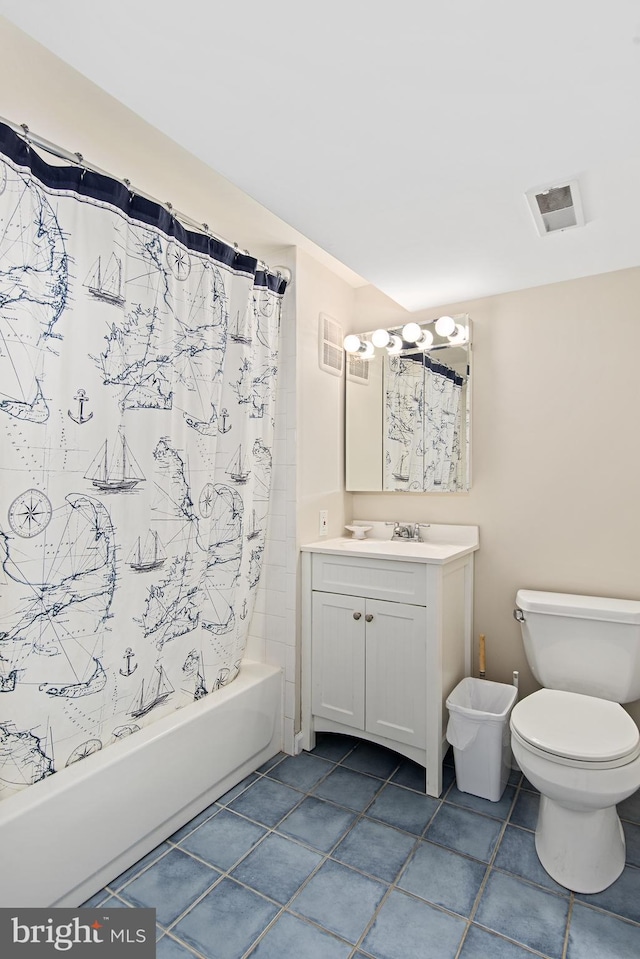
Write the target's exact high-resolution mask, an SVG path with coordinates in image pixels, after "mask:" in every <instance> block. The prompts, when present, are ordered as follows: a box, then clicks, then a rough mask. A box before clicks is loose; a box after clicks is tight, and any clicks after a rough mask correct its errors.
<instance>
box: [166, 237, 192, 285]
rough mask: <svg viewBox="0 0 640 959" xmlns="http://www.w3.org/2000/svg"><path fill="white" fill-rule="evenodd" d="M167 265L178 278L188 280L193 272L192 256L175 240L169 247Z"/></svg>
mask: <svg viewBox="0 0 640 959" xmlns="http://www.w3.org/2000/svg"><path fill="white" fill-rule="evenodd" d="M167 266H168V267H169V269H170V270H171V272H172V273H173V275H174V276H175V278H176V279H177V280H186V278H187V277H188V276H189V274H190V273H191V257H190V256H189V254H188V253H187V251H186V250H184V249H183V248H182V247H181V246H178V244H177V243H175V242H174V241H173V240H171V242H170V243H169V245H168V247H167Z"/></svg>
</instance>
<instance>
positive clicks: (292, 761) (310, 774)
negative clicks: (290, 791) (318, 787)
mask: <svg viewBox="0 0 640 959" xmlns="http://www.w3.org/2000/svg"><path fill="white" fill-rule="evenodd" d="M333 768H334V766H333V763H330V762H327V760H326V759H320V758H319V757H318V756H312V755H311V753H300V755H299V756H287V758H286V759H283V760H282V762H281V763H278V765H277V766H276V767H275V768H274V769H272V770H271V771H270V772H269V778H270V779H276V780H278V782H282V783H286V784H287V785H288V786H295V788H296V789H301V790H302V791H303V792H308V791H309V790H310V789H311V787H312V786H315V784H316V783H317V782H319V780H320V779H323V778H324V777H325V776H326V775H327V774H328V773H330V772H331V770H332V769H333Z"/></svg>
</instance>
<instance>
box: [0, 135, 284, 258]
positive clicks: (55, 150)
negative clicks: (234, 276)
mask: <svg viewBox="0 0 640 959" xmlns="http://www.w3.org/2000/svg"><path fill="white" fill-rule="evenodd" d="M0 123H4V124H5V125H6V126H8V127H10V128H11V129H12V130H13V132H14V133H16V134H17V135H18V136H19V137H22V139H23V140H24V141H25V142H26V144H27V146H35V147H37V148H38V149H40V150H44V151H45V152H46V153H50V154H51V155H52V156H55V157H58V158H59V159H60V160H66V161H67V162H68V163H71V164H72V165H73V166H80V167H82V168H83V169H84V170H89V171H90V172H91V173H98V174H99V175H100V176H106V177H109V179H111V180H117V181H118V183H122V184H123V185H124V186H125V187H126V188H127V190H129V191H130V192H131V193H135V194H136V196H139V197H142V199H143V200H149V201H150V202H151V203H157V204H158V206H163V207H164V208H165V209H166V210H168V211H169V213H170V214H171V216H173V217H175V219H176V220H179V221H180V222H181V223H182V224H183V225H184V226H190V227H193V228H194V229H196V230H197V231H198V232H199V233H205V234H206V235H207V236H210V237H213V239H214V240H220V242H221V243H226V245H227V246H230V247H233V248H234V249H235V250H240V247H239V245H238V244H237V243H236V242H235V241H231V240H228V239H227V238H226V237H224V236H221V235H220V234H219V233H214V232H213V231H212V230H211V229H210V227H209V224H208V223H198V221H197V220H194V219H193V217H190V216H187V214H186V213H181V212H180V211H179V210H176V209H174V207H173V204H172V203H163V202H162V200H159V199H158V198H157V197H155V196H151V194H149V193H145V192H144V191H143V190H138V189H137V188H134V187H133V186H132V185H131V181H130V180H127V179H125V178H121V177H117V176H114V175H113V173H108V172H107V171H106V170H101V169H100V167H97V166H94V165H93V164H92V163H88V162H87V161H86V160H85V158H84V156H83V155H82V153H70V152H69V150H65V148H64V147H61V146H58V145H57V144H56V143H51V141H50V140H45V139H44V137H40V136H37V135H36V134H34V133H32V132H31V130H30V129H29V127H28V126H27V124H26V123H20V124H18V123H12V122H11V120H7V119H5V118H4V117H1V116H0ZM241 252H242V253H246V255H247V256H251V253H250V252H249V250H242V251H241ZM258 263H259V264H260V266H262V267H263V268H264V269H265V270H266V271H267V272H268V273H270V272H271V270H270V269H269V266H268V265H267V264H266V263H265V262H264V261H263V260H258ZM276 275H279V274H278V273H276Z"/></svg>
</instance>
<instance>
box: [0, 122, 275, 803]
mask: <svg viewBox="0 0 640 959" xmlns="http://www.w3.org/2000/svg"><path fill="white" fill-rule="evenodd" d="M0 180H1V181H2V183H3V184H4V189H3V190H2V191H0V289H2V290H3V291H5V294H6V295H4V296H3V298H2V301H1V302H0V342H2V350H0V419H1V420H2V422H4V424H5V429H4V430H3V431H0V571H2V572H3V574H4V575H3V576H2V577H0V702H2V706H3V714H2V717H0V719H1V720H2V722H1V723H0V799H1V798H3V797H4V796H7V795H10V794H11V793H13V792H16V791H17V790H18V789H20V788H23V787H24V786H28V785H29V784H30V783H32V782H34V781H36V780H37V779H38V778H42V777H44V776H46V775H50V774H51V773H53V772H55V771H56V770H58V769H62V768H63V767H64V765H65V762H66V761H67V759H68V758H69V757H71V756H73V757H74V762H75V761H77V760H79V761H82V759H83V758H84V757H85V756H86V755H88V753H89V751H90V747H91V745H92V744H95V743H98V742H99V743H103V744H105V747H106V748H108V746H107V744H109V743H113V742H114V741H116V740H117V739H119V738H121V737H122V736H124V735H130V734H135V732H136V730H137V728H138V727H144V726H145V725H148V724H149V723H150V722H153V721H154V720H155V719H156V718H159V717H161V716H162V715H164V714H165V713H166V712H168V711H173V710H174V709H176V708H178V707H180V706H182V705H186V704H187V703H190V702H193V700H194V698H195V699H198V698H201V697H202V696H205V695H211V692H212V691H213V692H214V693H215V690H216V689H217V688H218V687H219V686H220V685H222V684H224V683H227V682H230V681H232V680H233V679H234V677H235V676H236V674H237V672H238V670H239V668H240V666H241V660H242V656H243V651H244V646H245V643H246V638H247V635H248V629H249V625H250V622H251V614H252V611H253V608H254V604H255V594H256V586H257V583H258V579H259V575H260V570H261V568H262V560H263V557H264V548H265V541H264V537H265V532H264V526H265V519H266V516H267V512H268V498H269V493H270V486H271V449H272V446H273V430H274V424H275V397H276V380H277V369H278V338H279V317H280V302H281V298H282V294H283V293H284V289H285V283H284V281H282V280H281V279H280V278H279V277H276V276H274V275H272V274H270V273H268V272H267V271H266V270H265V269H263V268H262V267H261V266H260V265H259V264H258V261H257V260H256V259H255V258H253V257H251V256H249V255H248V254H246V253H241V252H240V251H238V250H236V249H233V248H231V247H229V246H227V245H226V244H224V243H221V242H220V241H218V240H216V239H214V238H213V237H211V236H209V235H205V234H201V233H197V232H190V231H188V230H186V229H185V228H184V227H183V226H182V225H181V224H180V223H179V222H178V220H177V219H176V218H175V217H174V216H171V215H169V214H168V213H167V211H166V209H165V208H164V207H163V206H162V205H160V204H154V203H153V202H151V201H145V202H144V203H143V204H141V203H140V202H139V198H137V197H135V196H133V197H132V195H131V193H130V191H129V190H123V187H122V184H121V183H119V182H117V181H113V182H111V181H109V179H108V177H106V176H104V175H98V174H94V173H92V172H91V171H90V170H83V169H82V167H81V166H80V165H78V167H75V166H72V167H61V166H60V165H59V164H55V165H49V164H47V162H46V161H45V160H44V159H43V158H42V157H40V156H39V155H37V154H36V151H35V150H34V149H33V148H31V147H29V146H27V144H26V143H25V141H24V140H23V139H22V138H21V137H20V136H18V135H16V134H15V133H14V132H13V131H12V130H10V129H9V128H8V127H7V126H6V125H4V124H2V123H0ZM110 191H111V192H110ZM80 386H81V389H80V388H79V387H80ZM89 398H90V403H89ZM27 534H28V535H27ZM194 649H195V650H197V656H198V662H197V668H196V669H195V671H194V672H193V673H192V674H190V681H189V682H188V683H185V674H184V673H183V669H182V667H183V664H184V663H185V659H186V657H187V656H188V654H189V652H190V651H191V650H194ZM123 653H124V655H123ZM141 679H144V683H141ZM207 690H208V692H207ZM25 736H28V737H29V739H28V744H29V745H28V748H25V745H26V744H27V739H25ZM88 744H89V745H88ZM36 753H38V756H36ZM30 756H31V757H32V759H30V758H29V757H30ZM33 757H36V760H37V761H34V760H33ZM5 772H6V775H5Z"/></svg>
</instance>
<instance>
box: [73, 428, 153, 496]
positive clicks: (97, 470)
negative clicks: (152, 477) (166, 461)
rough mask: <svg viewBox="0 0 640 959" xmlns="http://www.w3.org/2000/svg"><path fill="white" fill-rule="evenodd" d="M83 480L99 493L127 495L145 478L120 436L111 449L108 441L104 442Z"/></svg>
mask: <svg viewBox="0 0 640 959" xmlns="http://www.w3.org/2000/svg"><path fill="white" fill-rule="evenodd" d="M84 478H85V479H88V480H91V482H92V483H93V485H94V486H97V488H98V489H99V490H100V492H101V493H129V492H131V490H132V489H134V488H135V487H136V486H137V485H138V483H140V482H141V481H142V480H144V478H145V477H144V475H143V473H142V470H141V469H140V467H139V466H138V464H137V462H136V461H135V459H134V457H133V455H132V453H131V450H130V449H129V446H128V444H127V441H126V439H125V436H124V434H121V435H120V436H119V437H118V439H117V440H116V441H115V443H114V444H113V447H111V448H110V447H109V443H108V440H105V441H104V443H103V444H102V446H101V447H100V449H99V451H98V453H97V455H96V456H95V457H94V459H93V460H92V462H91V465H90V466H89V468H88V470H87V472H86V473H85V474H84Z"/></svg>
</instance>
